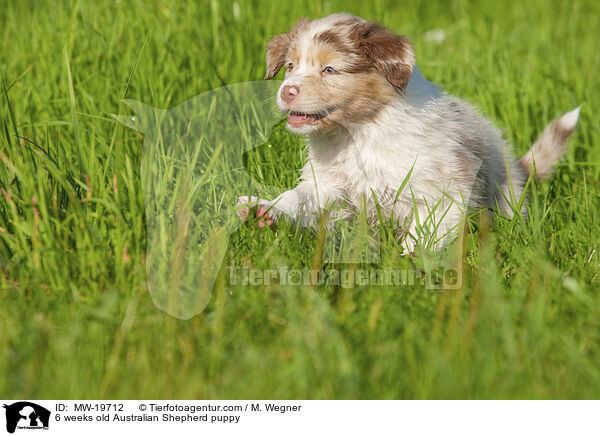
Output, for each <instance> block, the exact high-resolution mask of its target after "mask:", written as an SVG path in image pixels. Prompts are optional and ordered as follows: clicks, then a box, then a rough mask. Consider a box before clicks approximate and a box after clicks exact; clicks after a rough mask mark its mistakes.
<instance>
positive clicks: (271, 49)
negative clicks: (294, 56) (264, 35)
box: [265, 18, 309, 79]
mask: <svg viewBox="0 0 600 436" xmlns="http://www.w3.org/2000/svg"><path fill="white" fill-rule="evenodd" d="M308 24H309V20H308V19H307V18H300V20H299V21H298V22H297V23H296V24H294V25H293V26H292V28H291V29H290V31H289V32H286V33H282V34H281V35H277V36H275V37H274V38H273V39H271V41H269V43H268V44H267V72H266V74H265V79H272V78H273V77H275V75H276V74H277V73H278V72H279V70H281V68H282V67H283V65H284V64H285V58H286V56H287V52H288V49H289V47H290V44H291V43H292V41H293V40H294V38H295V37H296V35H297V34H298V33H299V32H300V31H302V30H303V29H305V28H307V27H308Z"/></svg>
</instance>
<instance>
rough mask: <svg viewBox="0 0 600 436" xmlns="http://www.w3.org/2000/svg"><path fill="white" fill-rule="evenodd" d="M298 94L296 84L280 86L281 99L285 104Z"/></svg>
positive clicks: (298, 90)
mask: <svg viewBox="0 0 600 436" xmlns="http://www.w3.org/2000/svg"><path fill="white" fill-rule="evenodd" d="M298 94H300V89H299V88H298V87H297V86H290V85H286V86H284V87H283V88H281V99H282V100H283V101H285V102H286V103H287V104H290V103H291V102H293V101H294V99H295V98H296V96H298Z"/></svg>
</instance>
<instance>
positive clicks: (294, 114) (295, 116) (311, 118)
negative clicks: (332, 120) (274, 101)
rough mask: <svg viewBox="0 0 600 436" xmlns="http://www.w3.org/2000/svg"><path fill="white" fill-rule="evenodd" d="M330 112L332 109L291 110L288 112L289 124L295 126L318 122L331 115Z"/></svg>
mask: <svg viewBox="0 0 600 436" xmlns="http://www.w3.org/2000/svg"><path fill="white" fill-rule="evenodd" d="M330 113H331V111H329V110H325V111H322V112H317V113H306V112H298V111H290V113H289V114H288V119H287V122H288V124H290V125H292V126H295V127H298V126H304V125H306V124H317V123H318V122H319V121H321V120H322V119H323V118H325V117H327V116H329V114H330Z"/></svg>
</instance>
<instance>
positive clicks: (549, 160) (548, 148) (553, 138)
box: [519, 106, 581, 180]
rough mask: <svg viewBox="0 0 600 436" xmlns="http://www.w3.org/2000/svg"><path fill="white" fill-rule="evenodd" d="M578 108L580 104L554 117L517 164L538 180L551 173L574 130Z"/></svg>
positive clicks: (577, 117)
mask: <svg viewBox="0 0 600 436" xmlns="http://www.w3.org/2000/svg"><path fill="white" fill-rule="evenodd" d="M580 109H581V106H579V107H578V108H576V109H574V110H572V111H571V112H567V113H566V114H564V115H563V116H561V117H558V118H556V119H555V120H554V121H552V122H551V123H550V124H548V126H546V128H545V129H544V131H543V132H542V134H541V135H540V137H539V138H538V140H537V141H535V143H534V144H533V147H531V148H530V149H529V151H528V152H527V153H525V155H524V156H523V157H522V158H521V159H520V160H519V164H520V165H521V166H522V167H523V169H525V171H527V172H528V173H529V174H535V175H536V176H537V179H538V180H543V179H545V178H547V177H549V176H550V175H551V174H552V169H553V168H552V167H553V166H554V164H555V163H556V162H558V160H559V159H560V158H561V157H562V155H563V153H564V151H565V148H566V145H567V141H568V140H569V136H571V134H572V133H573V132H574V131H575V126H576V125H577V120H578V119H579V110H580ZM534 168H535V172H534Z"/></svg>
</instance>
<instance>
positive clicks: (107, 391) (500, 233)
mask: <svg viewBox="0 0 600 436" xmlns="http://www.w3.org/2000/svg"><path fill="white" fill-rule="evenodd" d="M29 3H30V2H22V1H9V2H8V3H7V4H6V5H5V6H3V7H2V8H0V28H1V29H2V31H1V33H0V35H1V38H0V56H1V58H0V59H1V60H2V62H0V79H1V80H2V85H0V86H1V89H0V93H1V96H0V111H1V112H0V114H1V122H0V130H1V131H0V159H1V162H0V188H1V194H2V195H0V296H1V301H2V303H1V304H0V350H2V353H1V354H0V373H2V374H10V375H11V376H10V377H8V376H7V377H2V378H0V396H2V397H5V398H32V399H35V398H142V397H143V398H149V397H152V398H257V397H258V398H266V397H278V398H563V397H567V398H592V397H597V396H598V394H599V392H600V369H599V368H598V364H597V362H598V361H599V359H600V333H599V332H600V329H599V328H598V327H599V326H598V323H599V320H600V295H599V289H600V286H599V283H600V224H599V221H598V218H597V216H596V211H598V210H600V164H599V162H600V145H599V134H600V123H599V121H598V118H597V117H596V116H595V114H597V113H599V112H600V107H599V103H598V102H599V101H600V91H599V90H600V86H599V85H600V83H599V82H600V75H599V74H598V71H599V57H598V50H597V40H598V36H600V35H599V34H598V30H597V29H598V28H600V26H599V25H600V8H599V6H598V5H597V4H596V3H595V2H593V1H575V2H566V1H565V2H552V3H548V2H544V1H541V0H540V1H532V2H518V1H514V2H509V3H492V2H484V1H481V2H466V1H458V2H454V3H452V4H448V3H447V2H443V1H435V2H431V1H428V2H416V1H408V2H402V3H401V5H399V4H398V3H397V2H387V3H386V2H382V1H377V2H374V3H373V4H371V5H368V4H366V3H363V2H354V1H344V2H338V1H331V2H308V1H306V2H305V1H293V2H273V3H264V2H262V3H256V4H255V5H252V4H250V3H249V2H233V3H232V2H229V1H223V2H217V1H213V2H208V1H196V2H188V3H182V2H174V1H160V2H159V1H125V0H123V1H120V2H114V1H105V2H91V1H90V2H88V1H86V2H76V1H71V2H59V3H58V4H55V3H46V4H38V3H37V2H36V3H35V6H34V5H33V2H31V4H29ZM338 11H349V12H353V13H355V14H357V15H361V16H363V17H365V18H375V19H378V20H380V21H382V22H383V23H384V24H385V25H387V26H390V27H391V28H393V29H394V30H396V31H398V32H400V33H406V34H408V35H410V37H411V38H412V40H413V42H414V44H415V50H416V53H417V59H418V62H419V65H420V68H421V70H422V71H423V73H424V74H425V76H426V77H427V78H428V79H430V80H433V81H435V82H437V83H439V84H441V85H442V86H444V88H445V89H446V90H447V91H448V92H451V93H453V94H456V95H458V96H459V97H462V98H466V99H467V100H469V101H471V102H473V103H474V104H476V105H477V106H478V107H479V108H480V109H481V111H482V112H483V113H485V114H486V115H487V116H489V117H490V118H491V119H493V120H494V121H495V122H496V123H497V125H499V126H501V127H502V128H503V129H504V130H505V133H506V136H507V138H508V139H509V140H510V142H511V143H512V144H513V146H514V147H515V149H516V150H517V151H518V153H520V154H521V153H524V152H525V151H526V150H527V149H528V148H529V146H530V145H531V144H532V143H533V141H534V140H535V137H536V135H537V134H538V133H540V132H541V131H542V129H543V127H544V126H545V125H546V124H547V123H548V122H549V121H550V120H551V119H552V118H554V117H555V116H557V115H559V114H561V113H563V112H565V111H567V110H570V109H572V108H574V107H576V106H578V105H580V104H583V105H584V106H583V109H582V115H581V120H580V124H579V126H578V128H577V132H576V134H575V135H574V137H573V139H572V140H571V145H570V148H569V151H568V153H567V157H566V160H565V161H564V162H562V163H561V164H560V165H559V167H558V170H557V172H556V174H555V175H554V176H553V177H552V179H551V180H550V181H548V182H545V183H541V184H532V185H531V186H530V187H529V201H530V207H529V214H528V217H527V221H526V223H525V224H524V223H523V222H521V221H519V220H518V219H511V220H509V219H505V218H499V219H497V220H495V222H494V223H487V222H486V221H485V220H483V221H482V222H479V219H476V220H475V221H476V223H475V224H476V225H475V226H474V228H473V232H472V233H468V234H466V235H465V239H464V244H465V245H464V255H465V256H464V261H463V265H462V268H463V286H462V287H461V288H460V289H457V290H451V291H446V292H438V291H435V290H430V289H427V288H426V287H425V286H424V285H423V284H420V283H417V284H416V285H413V286H399V287H393V286H369V285H361V286H353V287H347V286H341V285H324V286H303V285H286V286H282V285H269V286H263V285H259V286H229V284H228V281H229V270H228V269H227V266H231V265H238V266H243V267H248V268H258V269H278V268H283V267H287V268H289V269H301V268H312V267H313V266H314V265H315V264H316V265H320V263H319V262H318V261H319V253H318V249H319V241H318V236H317V235H315V234H313V233H310V232H301V231H298V230H297V229H296V228H294V227H293V226H290V225H287V224H282V225H280V226H279V227H278V228H277V230H276V231H271V230H262V231H261V230H258V229H256V228H254V227H247V226H242V227H240V228H239V229H238V230H237V231H236V232H235V233H233V234H232V235H231V236H230V238H229V240H228V245H227V247H226V250H227V256H226V260H225V262H224V263H223V265H222V268H221V274H220V275H219V276H218V278H217V281H216V285H215V287H214V289H213V291H212V295H211V300H210V302H209V304H208V307H207V308H206V310H204V312H202V313H201V314H200V315H198V316H196V317H194V318H193V319H190V320H188V321H182V320H178V319H175V318H172V317H170V316H168V315H166V314H165V313H163V312H161V311H159V310H158V309H157V308H156V306H155V305H154V304H153V301H152V299H151V297H150V294H149V292H148V287H147V275H146V261H147V254H148V253H149V251H148V250H147V242H148V234H147V233H148V231H147V229H148V228H149V226H148V220H149V219H151V217H148V216H147V215H146V207H147V204H145V203H144V197H143V191H144V190H143V189H142V177H141V174H140V169H141V167H142V146H143V138H142V135H141V134H139V133H138V132H136V131H134V130H132V129H128V128H126V127H124V126H123V125H121V124H120V123H118V122H117V121H116V119H115V118H114V116H113V115H114V114H133V111H132V110H131V109H130V108H129V107H128V106H126V105H125V104H123V103H122V99H124V98H127V99H133V100H138V101H142V102H144V103H146V104H149V105H152V106H155V107H159V108H165V109H166V108H172V107H175V106H176V105H177V104H179V103H182V102H185V101H186V100H188V99H190V98H192V97H194V96H197V95H199V94H201V93H203V92H206V91H208V90H210V89H214V88H217V87H220V86H223V85H225V84H232V83H236V82H246V81H251V80H260V79H262V77H263V75H264V45H265V42H266V41H267V40H268V39H269V38H270V37H271V36H272V35H274V34H276V33H280V32H283V31H285V30H287V28H288V27H289V25H290V24H291V23H292V22H294V21H295V20H296V19H298V18H299V17H300V16H308V17H317V16H322V15H325V14H328V13H331V12H338ZM436 29H441V30H443V34H444V36H445V39H444V40H443V41H441V42H439V41H436V40H435V38H433V39H431V38H429V37H426V36H425V35H427V32H429V31H432V30H436ZM438 34H439V32H438ZM240 159H241V160H243V162H244V163H245V165H246V166H247V168H248V171H249V173H250V174H252V175H253V177H254V178H255V179H256V180H257V181H259V182H261V183H262V184H266V185H270V186H273V187H277V188H278V189H281V190H283V189H287V188H290V187H293V186H294V183H295V182H296V179H297V177H298V175H299V173H298V168H300V166H301V165H302V162H303V149H302V141H301V139H300V138H297V137H295V136H293V135H291V134H289V133H287V132H286V131H285V129H283V126H281V125H277V126H275V128H274V130H273V132H272V133H271V135H270V136H269V138H268V141H266V142H265V144H264V145H262V146H261V147H259V148H256V149H253V150H250V151H249V152H248V153H246V154H244V155H243V156H240ZM222 169H223V170H224V171H225V170H226V165H223V168H222ZM209 186H212V185H209ZM230 194H231V195H232V196H233V195H234V194H236V193H235V192H233V190H231V192H230ZM243 194H245V193H240V194H239V195H243ZM384 230H385V229H384ZM382 241H383V244H382V247H381V263H380V264H379V265H366V266H364V267H365V268H366V269H368V270H377V269H385V268H396V269H411V270H413V269H417V270H418V269H419V268H420V267H421V266H420V265H419V261H420V259H413V258H407V257H405V256H400V245H399V243H398V242H397V241H395V240H394V238H393V237H390V234H389V232H388V233H386V232H385V231H384V232H383V238H382ZM332 268H333V267H332V266H331V265H325V266H324V269H325V270H327V269H332ZM354 268H356V266H354ZM41 380H43V381H44V382H40V381H41Z"/></svg>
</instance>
